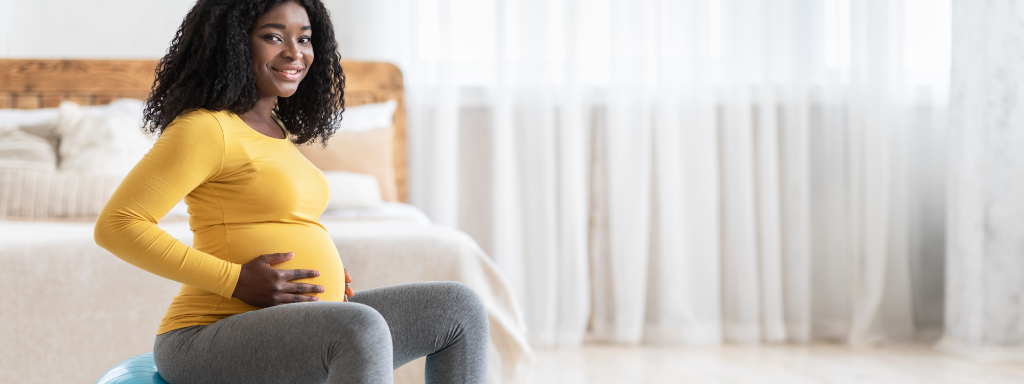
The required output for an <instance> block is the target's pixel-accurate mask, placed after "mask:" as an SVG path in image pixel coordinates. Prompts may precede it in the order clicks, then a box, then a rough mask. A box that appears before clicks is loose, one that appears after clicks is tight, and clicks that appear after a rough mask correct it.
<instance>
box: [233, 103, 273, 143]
mask: <svg viewBox="0 0 1024 384" xmlns="http://www.w3.org/2000/svg"><path fill="white" fill-rule="evenodd" d="M276 105H277V96H266V97H260V99H259V100H257V101H256V105H254V106H253V107H252V109H250V110H248V111H246V112H244V113H242V114H240V115H238V117H240V118H241V119H242V121H244V122H245V123H246V124H249V126H250V127H252V129H255V130H256V131H257V132H259V133H262V134H264V135H267V136H270V137H275V138H278V139H282V138H284V131H282V130H281V127H280V126H279V125H277V122H275V121H274V119H273V118H272V117H270V113H271V112H272V111H273V110H274V106H276Z"/></svg>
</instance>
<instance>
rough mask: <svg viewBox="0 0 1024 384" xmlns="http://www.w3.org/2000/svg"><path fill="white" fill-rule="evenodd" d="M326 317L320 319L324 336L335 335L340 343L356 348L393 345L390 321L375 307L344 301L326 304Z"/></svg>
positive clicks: (324, 314)
mask: <svg viewBox="0 0 1024 384" xmlns="http://www.w3.org/2000/svg"><path fill="white" fill-rule="evenodd" d="M322 316H323V317H324V318H323V319H322V321H319V323H320V326H321V327H323V328H325V329H323V332H322V335H324V337H333V338H335V339H336V341H337V342H339V343H340V344H345V345H350V346H354V347H356V348H360V349H363V348H375V346H376V345H379V344H385V345H388V346H390V345H391V331H390V329H389V328H388V323H387V322H386V321H385V320H384V317H383V316H381V314H380V313H378V312H377V311H376V310H374V309H373V308H371V307H369V306H366V305H363V304H358V303H344V304H335V305H330V306H325V308H324V313H323V314H322Z"/></svg>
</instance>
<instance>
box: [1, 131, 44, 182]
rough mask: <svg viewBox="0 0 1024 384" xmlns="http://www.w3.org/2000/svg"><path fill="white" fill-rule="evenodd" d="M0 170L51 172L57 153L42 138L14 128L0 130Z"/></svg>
mask: <svg viewBox="0 0 1024 384" xmlns="http://www.w3.org/2000/svg"><path fill="white" fill-rule="evenodd" d="M0 168H4V169H26V170H33V171H40V172H53V171H55V170H57V153H56V151H55V150H54V147H53V144H51V143H50V142H49V141H48V140H46V139H44V138H41V137H38V136H35V135H32V134H29V133H26V132H24V131H22V130H20V129H17V128H14V127H8V128H0Z"/></svg>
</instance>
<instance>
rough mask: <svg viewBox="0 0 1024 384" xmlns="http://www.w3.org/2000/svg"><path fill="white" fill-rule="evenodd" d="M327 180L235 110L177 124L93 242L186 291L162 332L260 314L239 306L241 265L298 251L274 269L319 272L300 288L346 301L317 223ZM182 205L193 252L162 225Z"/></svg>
mask: <svg viewBox="0 0 1024 384" xmlns="http://www.w3.org/2000/svg"><path fill="white" fill-rule="evenodd" d="M329 196H330V190H329V187H328V185H327V180H326V179H325V178H324V176H323V173H321V172H320V170H318V169H317V168H316V167H315V166H314V165H313V164H311V163H310V162H309V161H308V160H306V158H305V157H303V156H302V154H301V153H299V150H298V149H297V148H295V145H294V144H292V142H291V141H290V140H288V139H287V138H285V139H276V138H272V137H269V136H266V135H263V134H261V133H259V132H256V131H255V130H253V129H252V128H250V127H249V126H248V125H247V124H245V122H243V121H242V119H241V118H239V117H238V115H235V114H233V113H230V112H211V111H207V110H201V109H200V110H192V111H188V112H186V113H184V114H182V115H180V116H178V117H177V118H176V119H175V120H174V121H173V122H171V124H170V125H169V126H168V127H167V129H165V130H164V132H163V134H162V135H161V137H160V139H159V140H157V142H156V144H155V145H153V148H152V149H151V150H150V151H149V153H147V154H146V156H145V157H144V158H143V159H142V160H141V161H139V163H138V164H137V165H136V166H135V168H134V169H132V171H131V172H130V173H129V174H128V176H127V177H125V179H124V181H122V182H121V185H120V186H119V187H118V188H117V190H116V191H115V192H114V195H113V196H112V197H111V198H110V200H109V201H108V202H107V205H106V206H105V207H104V208H103V211H102V213H101V214H100V217H99V219H98V220H97V221H96V229H95V237H96V243H97V244H99V245H100V246H101V247H103V248H106V249H107V250H108V251H110V252H111V253H113V254H114V255H117V256H118V257H120V258H121V259H124V260H125V261H127V262H129V263H131V264H133V265H135V266H137V267H139V268H142V269H144V270H147V271H149V272H152V273H154V274H157V275H160V276H163V277H165V278H168V279H171V280H175V281H178V282H180V283H182V286H181V291H180V292H179V293H178V295H177V296H176V297H175V298H174V300H173V301H172V302H171V305H170V307H169V308H168V309H167V312H166V313H165V314H164V318H163V320H162V321H161V322H160V327H159V329H158V331H157V333H158V334H160V333H164V332H167V331H171V330H175V329H179V328H184V327H188V326H193V325H208V324H212V323H214V322H216V321H218V320H220V319H223V318H225V317H228V316H231V315H234V314H238V313H243V312H248V311H253V310H256V309H258V308H256V307H253V306H250V305H248V304H245V303H244V302H242V301H241V300H239V299H236V298H232V297H231V294H232V293H233V292H234V289H235V283H237V282H238V275H239V272H240V271H241V265H242V264H244V263H246V262H248V261H250V260H252V259H254V258H256V257H258V256H260V255H263V254H268V253H279V252H280V253H283V252H293V253H294V257H293V258H292V259H291V260H289V261H286V262H284V263H280V264H276V265H274V268H279V269H300V268H301V269H314V270H318V271H320V276H319V277H316V278H312V279H301V280H294V282H308V283H313V284H319V285H322V286H323V287H324V288H325V290H326V291H325V292H324V293H320V294H315V296H319V297H320V299H321V300H324V301H342V300H343V297H344V290H345V280H344V276H345V275H344V269H343V266H342V263H341V258H340V257H339V255H338V250H337V248H335V246H334V242H333V241H332V240H331V237H330V236H329V235H328V234H327V230H326V229H324V227H323V226H322V225H320V223H319V222H318V220H319V218H320V214H321V213H323V211H324V209H325V208H326V207H327V200H328V198H329ZM182 197H184V198H185V203H186V204H187V205H188V213H189V226H190V227H191V229H192V233H193V234H194V236H193V246H192V247H189V246H187V245H185V244H184V243H182V242H180V241H178V240H177V239H175V238H174V237H172V236H171V235H169V234H167V232H165V231H163V230H162V229H160V228H159V227H157V222H158V221H159V220H160V219H161V218H163V216H164V215H166V214H167V212H168V211H170V210H171V208H172V207H174V205H175V204H176V203H177V202H178V201H181V199H182Z"/></svg>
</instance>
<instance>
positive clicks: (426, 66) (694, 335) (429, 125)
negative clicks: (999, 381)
mask: <svg viewBox="0 0 1024 384" xmlns="http://www.w3.org/2000/svg"><path fill="white" fill-rule="evenodd" d="M926 3H927V4H924V5H925V6H924V7H921V6H920V5H921V4H922V1H912V0H906V1H899V0H855V1H850V0H778V1H771V2H768V1H758V0H691V1H683V0H629V1H625V0H597V1H580V0H433V1H429V0H423V1H412V0H379V1H378V0H375V1H368V0H367V1H355V0H350V1H335V2H333V3H332V2H330V1H328V4H329V5H330V6H331V7H332V10H333V12H334V18H335V23H337V24H338V34H339V39H340V40H341V45H342V54H343V56H347V57H355V58H360V59H384V60H389V61H393V62H396V63H398V64H399V65H400V67H401V68H402V69H403V71H404V73H405V82H406V89H407V97H408V100H407V105H408V108H409V111H408V112H409V129H410V131H409V135H410V152H411V153H410V155H411V158H410V167H411V168H410V169H411V171H410V174H411V184H410V192H411V200H412V202H413V203H414V204H415V205H417V206H419V207H421V208H422V209H424V210H425V211H426V212H427V213H428V214H429V215H430V216H431V217H432V218H433V219H434V220H435V221H436V222H438V223H441V224H444V225H451V226H455V227H458V228H460V229H462V230H464V231H466V232H467V233H469V234H470V235H472V236H473V237H474V238H475V239H476V240H477V241H478V242H479V243H480V244H481V246H483V247H484V249H485V250H487V251H488V252H489V253H490V254H491V255H492V257H493V258H494V260H495V261H496V262H497V264H498V265H499V266H500V267H501V269H502V272H503V273H504V274H505V277H506V278H507V279H508V280H509V281H510V283H511V284H512V286H513V287H514V288H515V291H516V292H517V293H518V295H519V297H518V299H519V302H520V303H521V304H522V306H523V308H524V312H525V316H526V319H525V320H526V324H527V326H528V331H529V337H530V339H531V341H532V342H533V343H535V344H536V345H538V346H545V345H577V344H579V343H581V342H582V341H584V340H588V339H589V340H602V341H614V342H626V343H637V342H650V343H673V344H688V345H689V344H717V343H721V342H737V343H758V342H789V341H795V342H799V341H806V340H810V339H830V340H840V341H844V342H848V343H853V344H864V343H872V342H878V341H884V340H891V339H910V338H914V337H918V336H920V335H921V333H922V331H929V330H933V329H934V328H937V327H940V326H941V314H942V310H941V307H942V280H941V276H942V264H941V260H942V257H943V256H942V251H943V248H942V245H941V242H942V236H943V232H942V222H941V220H942V201H943V200H942V199H943V197H942V192H941V191H942V189H943V183H944V181H943V176H942V175H943V166H944V165H943V164H942V163H941V162H935V161H932V160H933V159H935V158H941V152H942V150H943V145H944V144H943V140H942V138H943V137H944V136H943V135H944V133H943V132H944V128H943V125H942V120H943V119H942V118H941V117H942V116H943V113H944V110H945V107H944V105H945V104H944V103H945V102H944V98H945V96H944V94H945V87H946V82H947V80H946V77H947V75H946V73H945V72H944V71H946V70H948V58H945V60H946V61H945V62H944V63H943V62H942V60H939V62H938V63H935V62H932V61H928V60H924V61H923V64H922V60H917V61H915V60H916V59H913V57H911V56H913V55H908V52H909V53H914V52H918V51H920V50H921V49H926V50H927V49H928V47H930V45H929V44H932V45H934V44H936V43H935V42H934V41H933V40H936V39H937V40H939V43H938V48H936V49H938V52H942V51H941V49H942V46H941V45H942V41H943V40H942V39H943V38H945V42H946V44H948V36H945V37H943V36H941V34H942V30H941V28H940V29H939V36H936V35H935V34H934V31H933V30H929V29H928V28H931V27H934V25H935V23H939V24H941V21H938V22H933V23H932V24H928V23H927V22H925V23H924V24H921V25H918V24H920V23H918V24H914V23H915V22H916V21H914V20H918V21H920V20H921V18H916V19H915V18H913V17H908V15H907V14H906V12H907V10H911V11H914V10H915V9H918V8H935V6H936V3H935V2H926ZM915 4H916V5H917V6H918V8H914V6H915ZM938 5H939V7H938V8H939V9H942V6H945V7H947V8H948V3H944V4H941V2H940V4H938ZM915 12H916V11H915ZM938 15H939V16H940V19H941V17H946V18H947V23H948V10H947V11H945V13H942V11H939V13H938ZM911 16H912V15H911ZM926 16H928V17H933V16H935V14H931V15H926ZM908 20H909V21H908ZM929 20H930V19H929ZM933 29H934V28H933ZM921 30H925V31H926V32H928V31H931V32H929V33H930V34H929V33H926V39H925V40H922V42H920V43H921V44H923V48H922V46H919V45H918V43H919V42H917V41H913V40H912V39H911V40H908V38H909V37H914V36H916V34H920V33H921ZM945 33H947V34H948V26H947V30H946V31H945ZM908 41H909V43H908ZM907 44H910V46H909V47H908V46H907ZM932 51H935V49H933V50H932ZM929 52H930V51H929ZM926 53H927V52H926ZM939 56H941V55H939ZM908 57H909V59H908ZM914 57H916V56H914ZM940 59H941V57H940ZM943 65H945V66H946V67H945V69H944V68H943ZM936 242H938V243H936ZM936 308H937V310H936Z"/></svg>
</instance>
